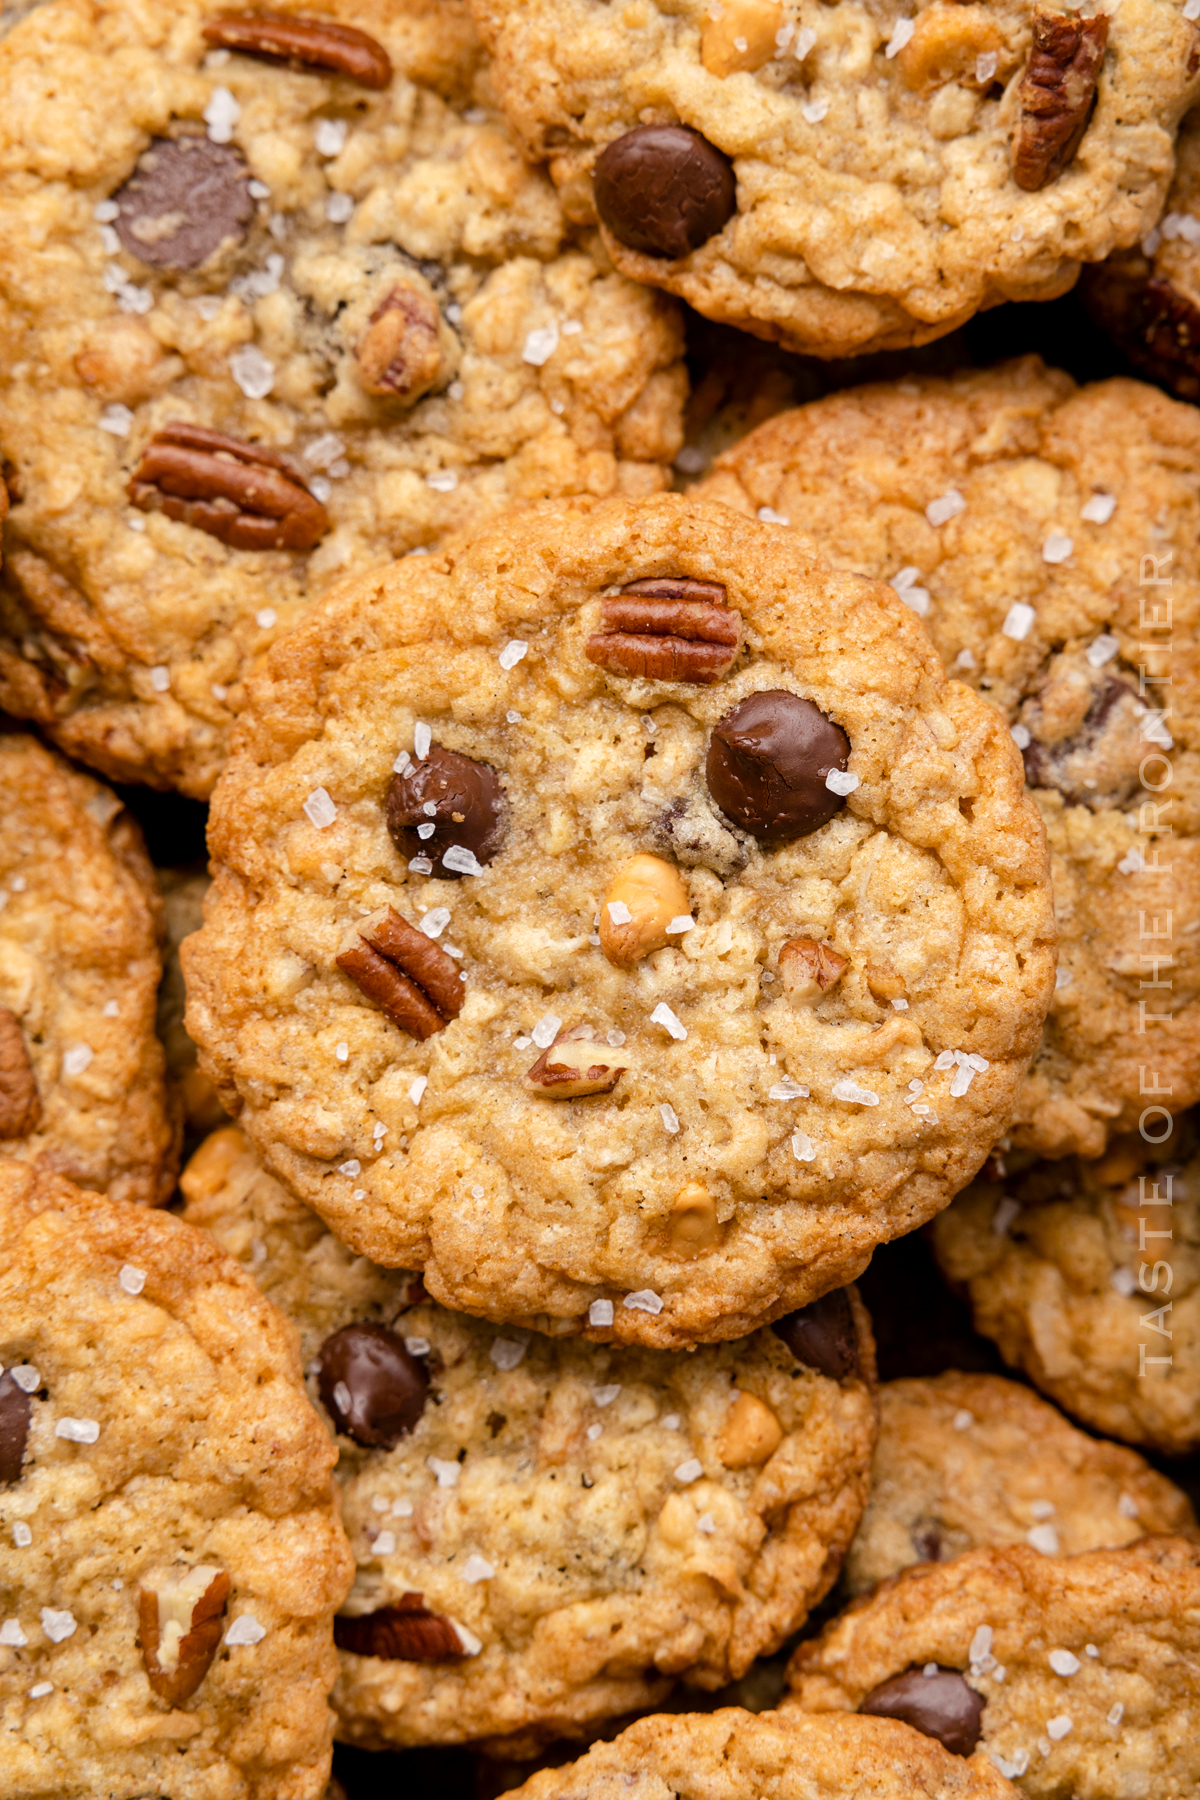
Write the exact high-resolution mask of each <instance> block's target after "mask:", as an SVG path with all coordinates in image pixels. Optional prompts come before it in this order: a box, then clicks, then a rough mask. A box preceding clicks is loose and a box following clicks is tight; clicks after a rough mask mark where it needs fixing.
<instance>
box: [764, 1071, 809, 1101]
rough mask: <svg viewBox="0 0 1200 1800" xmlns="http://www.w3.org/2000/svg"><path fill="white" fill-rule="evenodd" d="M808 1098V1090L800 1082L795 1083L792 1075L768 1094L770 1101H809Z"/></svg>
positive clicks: (785, 1077) (779, 1082) (778, 1083)
mask: <svg viewBox="0 0 1200 1800" xmlns="http://www.w3.org/2000/svg"><path fill="white" fill-rule="evenodd" d="M807 1098H808V1089H807V1088H806V1087H801V1086H800V1083H799V1082H798V1081H793V1080H792V1078H791V1076H790V1075H785V1076H784V1078H783V1080H782V1081H777V1082H776V1083H775V1085H774V1087H773V1088H770V1089H769V1090H768V1092H767V1099H768V1100H807Z"/></svg>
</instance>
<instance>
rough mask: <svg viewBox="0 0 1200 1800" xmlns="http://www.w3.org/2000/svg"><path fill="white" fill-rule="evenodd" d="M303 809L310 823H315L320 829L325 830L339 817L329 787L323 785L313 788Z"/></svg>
mask: <svg viewBox="0 0 1200 1800" xmlns="http://www.w3.org/2000/svg"><path fill="white" fill-rule="evenodd" d="M301 810H302V811H303V813H304V814H305V817H306V818H307V819H308V822H309V824H310V825H315V826H316V828H317V830H318V831H324V830H325V828H326V827H327V826H329V825H332V824H333V821H334V820H335V819H336V818H337V807H336V806H335V805H334V803H333V799H332V797H331V795H330V794H329V791H328V789H326V788H323V787H319V788H314V789H313V791H312V793H311V794H310V795H309V796H308V799H307V800H306V801H305V802H304V805H303V807H302V809H301Z"/></svg>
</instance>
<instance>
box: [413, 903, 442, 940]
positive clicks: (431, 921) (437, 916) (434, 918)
mask: <svg viewBox="0 0 1200 1800" xmlns="http://www.w3.org/2000/svg"><path fill="white" fill-rule="evenodd" d="M449 923H450V908H449V907H448V906H431V907H430V909H429V911H428V912H427V913H426V914H425V915H424V916H423V918H422V919H421V922H420V924H419V925H418V926H417V930H418V931H421V932H423V933H424V934H425V936H426V937H427V938H440V937H441V935H442V933H443V931H445V929H446V927H447V925H448V924H449Z"/></svg>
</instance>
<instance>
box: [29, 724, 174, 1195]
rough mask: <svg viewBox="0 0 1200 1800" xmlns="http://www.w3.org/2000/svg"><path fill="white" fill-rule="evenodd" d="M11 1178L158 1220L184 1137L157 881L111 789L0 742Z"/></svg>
mask: <svg viewBox="0 0 1200 1800" xmlns="http://www.w3.org/2000/svg"><path fill="white" fill-rule="evenodd" d="M0 788H2V790H3V792H4V794H5V806H4V809H3V814H2V816H0V896H2V898H0V1162H4V1161H12V1160H16V1161H19V1162H28V1163H35V1164H36V1165H37V1166H38V1167H39V1168H41V1169H45V1170H48V1171H49V1170H53V1171H54V1172H56V1173H58V1174H61V1175H66V1176H69V1177H70V1179H71V1180H72V1181H75V1182H78V1183H79V1184H80V1185H81V1186H82V1187H86V1188H99V1189H103V1190H105V1191H107V1192H108V1194H109V1195H110V1196H111V1197H112V1198H114V1199H119V1200H132V1201H140V1202H142V1203H144V1204H146V1205H151V1206H154V1205H158V1204H160V1203H161V1202H162V1201H164V1200H166V1199H167V1198H168V1197H169V1196H170V1193H171V1190H172V1188H173V1187H174V1185H175V1170H176V1166H177V1158H178V1146H177V1144H176V1141H175V1137H176V1133H175V1130H174V1125H173V1121H172V1118H171V1116H170V1111H169V1108H168V1104H167V1095H166V1091H165V1088H164V1083H163V1053H162V1048H161V1046H160V1044H159V1042H158V1039H157V1038H156V1036H155V1034H154V1018H155V993H156V990H157V987H158V982H159V977H160V975H161V973H162V962H161V957H160V949H159V932H160V927H161V913H160V907H159V900H158V890H157V886H156V883H155V879H154V871H153V869H152V868H151V867H150V864H149V861H148V860H147V857H146V851H145V848H144V846H143V843H142V837H141V833H140V831H139V830H138V827H137V825H136V824H135V822H134V821H133V819H132V818H131V817H130V815H129V813H127V812H126V811H125V809H124V807H123V806H122V804H121V802H120V801H119V800H118V799H117V797H116V795H115V794H113V793H111V792H110V791H109V790H108V788H105V787H102V786H101V785H100V783H99V782H96V781H92V780H91V779H90V777H89V776H87V775H81V774H79V773H77V772H76V771H75V770H74V769H72V768H71V767H70V766H69V765H68V764H67V763H65V762H64V761H63V760H62V758H61V757H59V756H56V755H55V753H54V752H53V751H52V750H46V749H44V748H43V746H42V745H41V744H39V743H38V742H37V741H36V739H34V738H31V737H27V736H25V735H24V734H22V733H17V732H13V731H8V732H3V733H0Z"/></svg>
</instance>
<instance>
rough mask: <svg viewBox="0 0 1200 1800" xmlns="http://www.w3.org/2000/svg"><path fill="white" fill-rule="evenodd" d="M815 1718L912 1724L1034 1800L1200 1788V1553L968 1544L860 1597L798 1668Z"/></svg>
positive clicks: (797, 1680)
mask: <svg viewBox="0 0 1200 1800" xmlns="http://www.w3.org/2000/svg"><path fill="white" fill-rule="evenodd" d="M789 1676H790V1680H791V1683H792V1686H793V1690H794V1698H793V1699H792V1700H785V1702H784V1707H785V1710H786V1709H787V1708H788V1707H790V1706H792V1705H796V1706H799V1707H802V1708H804V1709H805V1710H807V1711H810V1712H814V1713H829V1712H859V1713H866V1714H868V1715H881V1716H883V1717H886V1718H894V1719H903V1720H904V1721H905V1722H906V1723H908V1724H910V1725H913V1726H915V1727H916V1728H917V1730H918V1731H924V1732H927V1733H928V1734H929V1735H930V1736H931V1737H934V1738H937V1739H939V1740H940V1741H941V1742H942V1743H943V1744H945V1745H946V1747H947V1748H948V1749H951V1750H954V1751H956V1752H957V1753H958V1754H959V1755H962V1756H970V1755H971V1754H972V1752H975V1753H976V1754H977V1760H982V1757H983V1755H986V1756H988V1757H989V1758H990V1759H991V1761H992V1762H993V1763H994V1764H995V1766H996V1767H997V1768H998V1769H999V1771H1000V1773H1001V1774H1002V1775H1005V1776H1007V1777H1010V1778H1011V1779H1012V1780H1014V1781H1015V1782H1016V1784H1017V1786H1018V1787H1019V1788H1020V1789H1021V1790H1022V1792H1023V1793H1025V1794H1027V1795H1028V1796H1029V1800H1060V1796H1063V1795H1068V1794H1069V1795H1072V1796H1074V1797H1076V1800H1113V1796H1114V1795H1121V1796H1126V1795H1135V1796H1136V1795H1150V1794H1155V1795H1158V1794H1162V1795H1166V1794H1180V1795H1182V1794H1193V1793H1195V1792H1196V1791H1197V1783H1198V1782H1200V1735H1198V1733H1197V1729H1196V1712H1197V1694H1198V1693H1200V1545H1196V1544H1194V1543H1189V1542H1187V1541H1186V1540H1185V1539H1183V1538H1177V1537H1148V1538H1142V1539H1141V1540H1140V1541H1139V1542H1138V1543H1136V1544H1130V1545H1127V1546H1126V1547H1125V1548H1124V1549H1122V1550H1092V1551H1088V1552H1086V1553H1085V1554H1084V1555H1081V1556H1070V1557H1053V1556H1042V1555H1041V1554H1040V1553H1039V1552H1038V1551H1036V1550H1031V1549H1029V1548H1027V1547H1025V1546H1024V1545H1020V1546H1010V1547H1008V1548H1006V1549H1002V1550H997V1549H993V1550H972V1551H970V1552H968V1554H967V1555H965V1556H960V1557H957V1558H956V1559H955V1560H954V1561H953V1562H951V1563H947V1564H944V1565H941V1566H934V1565H929V1564H926V1565H923V1566H921V1567H918V1568H913V1569H908V1570H906V1571H905V1572H904V1574H902V1575H898V1576H896V1577H895V1578H894V1579H893V1580H891V1581H887V1582H884V1583H883V1585H882V1586H881V1587H879V1588H877V1589H876V1590H875V1592H874V1593H873V1594H870V1595H868V1596H866V1597H865V1598H864V1599H862V1600H859V1601H857V1602H856V1603H855V1605H854V1606H852V1607H851V1608H850V1610H849V1611H848V1612H846V1613H844V1614H843V1615H842V1617H841V1618H840V1619H836V1620H834V1622H833V1623H832V1624H831V1625H829V1626H827V1627H826V1629H825V1631H824V1632H823V1634H822V1635H821V1636H820V1637H819V1638H817V1639H815V1640H813V1641H812V1642H811V1643H807V1644H802V1645H801V1646H800V1648H799V1649H798V1650H797V1652H796V1655H795V1657H794V1658H793V1660H792V1664H791V1668H790V1671H789Z"/></svg>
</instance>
